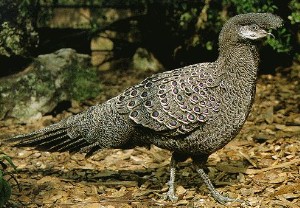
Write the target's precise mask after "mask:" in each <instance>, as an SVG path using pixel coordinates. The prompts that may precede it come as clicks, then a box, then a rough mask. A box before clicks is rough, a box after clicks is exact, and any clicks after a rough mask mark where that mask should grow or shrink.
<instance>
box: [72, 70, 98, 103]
mask: <svg viewBox="0 0 300 208" xmlns="http://www.w3.org/2000/svg"><path fill="white" fill-rule="evenodd" d="M69 79H70V83H71V85H70V86H69V87H70V94H71V97H72V98H73V99H75V100H78V101H82V100H86V99H89V98H94V97H96V96H97V95H99V93H100V91H101V86H100V84H99V79H98V75H97V71H96V70H95V68H91V67H90V68H87V69H82V68H80V67H78V66H77V67H74V68H72V69H71V73H70V77H69Z"/></svg>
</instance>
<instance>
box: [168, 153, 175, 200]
mask: <svg viewBox="0 0 300 208" xmlns="http://www.w3.org/2000/svg"><path fill="white" fill-rule="evenodd" d="M176 165H177V161H176V159H175V158H174V155H172V158H171V162H170V180H169V182H168V185H169V190H168V192H167V193H166V197H165V198H166V199H170V200H171V201H172V202H174V201H177V199H178V197H177V196H176V195H175V186H174V184H175V172H176Z"/></svg>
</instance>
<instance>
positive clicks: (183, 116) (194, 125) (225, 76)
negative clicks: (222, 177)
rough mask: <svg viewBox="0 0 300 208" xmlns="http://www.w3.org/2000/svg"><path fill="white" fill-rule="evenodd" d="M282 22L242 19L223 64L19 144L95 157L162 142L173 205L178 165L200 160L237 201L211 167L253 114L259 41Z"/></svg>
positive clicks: (233, 23)
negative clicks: (168, 162) (168, 155)
mask: <svg viewBox="0 0 300 208" xmlns="http://www.w3.org/2000/svg"><path fill="white" fill-rule="evenodd" d="M281 24H282V20H281V19H280V18H279V17H277V16H275V15H272V14H268V13H261V14H257V13H256V14H254V13H251V14H243V15H237V16H235V17H233V18H231V19H230V20H228V22H227V23H226V24H225V25H224V27H223V29H222V31H221V33H220V36H219V47H220V50H219V51H220V54H219V57H218V59H217V60H216V61H215V62H212V63H200V64H194V65H190V66H186V67H183V68H179V69H175V70H172V71H167V72H164V73H160V74H156V75H153V76H151V77H149V78H147V79H145V80H144V81H143V82H141V83H140V84H138V85H135V86H133V87H131V88H128V89H127V90H125V92H123V93H122V94H121V95H119V96H117V97H114V98H112V99H110V100H108V101H107V102H105V103H103V104H99V105H96V106H93V107H91V108H89V109H88V110H87V111H85V112H82V113H80V114H78V115H74V116H71V117H69V118H67V119H65V120H63V121H61V122H59V123H57V124H54V125H51V126H49V127H47V128H45V129H42V130H38V131H35V132H33V133H30V134H27V135H20V136H17V137H15V138H14V139H16V140H19V141H20V143H19V146H36V147H38V148H43V149H46V150H48V151H70V152H77V151H80V152H87V156H90V155H92V154H93V153H94V152H96V151H98V150H101V149H103V148H131V147H134V146H149V145H151V144H154V145H156V146H158V147H161V148H165V149H168V150H170V151H172V152H173V157H172V162H171V178H170V182H169V185H170V190H169V192H168V197H169V198H170V199H171V200H175V199H176V197H175V195H174V179H175V166H176V162H178V161H180V160H183V159H185V158H187V157H192V159H193V161H194V164H195V165H196V167H197V172H198V173H199V174H200V176H201V178H202V179H203V180H204V182H205V183H206V185H207V187H208V188H209V190H210V191H211V194H212V195H213V197H214V198H215V199H216V200H217V201H219V202H221V203H225V202H227V201H233V199H230V198H228V197H224V196H222V195H220V194H219V193H218V192H217V191H216V190H215V189H214V188H213V186H212V184H211V182H210V181H209V179H208V177H207V175H206V174H205V172H204V171H203V167H204V166H205V162H206V160H207V158H208V156H209V155H210V154H211V153H213V152H215V151H216V150H218V149H220V148H222V147H223V146H224V145H226V144H227V143H228V142H229V141H230V140H232V139H233V138H234V137H235V136H236V135H237V133H238V132H239V131H240V129H241V127H242V126H243V124H244V122H245V120H246V118H247V116H248V114H249V112H250V109H251V105H252V103H253V99H254V95H255V84H256V78H257V68H258V61H259V59H258V52H257V48H256V46H255V44H256V41H255V39H259V38H262V37H265V36H266V35H268V34H269V33H267V32H266V31H265V30H269V29H271V28H277V27H280V26H281Z"/></svg>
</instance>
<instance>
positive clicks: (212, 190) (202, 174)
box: [194, 163, 244, 204]
mask: <svg viewBox="0 0 300 208" xmlns="http://www.w3.org/2000/svg"><path fill="white" fill-rule="evenodd" d="M194 164H195V167H196V171H197V173H199V174H200V177H201V178H202V180H203V182H204V183H205V185H206V187H207V188H208V190H209V192H210V193H211V195H212V197H213V198H214V199H215V200H216V201H217V202H219V203H220V204H225V203H226V202H234V201H237V202H241V203H242V202H244V201H243V200H240V199H234V198H229V197H227V196H223V195H222V194H220V193H219V192H218V191H217V190H216V189H215V187H214V186H213V184H212V182H211V181H210V179H209V178H208V175H207V174H206V173H205V172H204V170H203V167H202V166H203V165H201V164H199V163H194Z"/></svg>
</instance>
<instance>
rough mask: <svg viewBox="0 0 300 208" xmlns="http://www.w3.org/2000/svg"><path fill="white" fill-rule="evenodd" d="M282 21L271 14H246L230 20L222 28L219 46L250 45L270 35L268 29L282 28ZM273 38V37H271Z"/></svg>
mask: <svg viewBox="0 0 300 208" xmlns="http://www.w3.org/2000/svg"><path fill="white" fill-rule="evenodd" d="M282 22H283V21H282V19H281V18H280V17H278V16H276V15H274V14H271V13H248V14H240V15H236V16H234V17H232V18H230V19H229V20H228V21H227V22H226V23H225V25H224V26H223V28H222V31H221V33H220V37H219V44H220V46H222V44H225V45H226V44H235V43H238V44H239V43H251V42H252V41H253V40H258V39H261V38H264V37H266V36H268V35H272V34H271V33H270V32H268V31H269V30H270V29H276V28H279V27H281V26H282ZM272 36H273V35H272Z"/></svg>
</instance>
